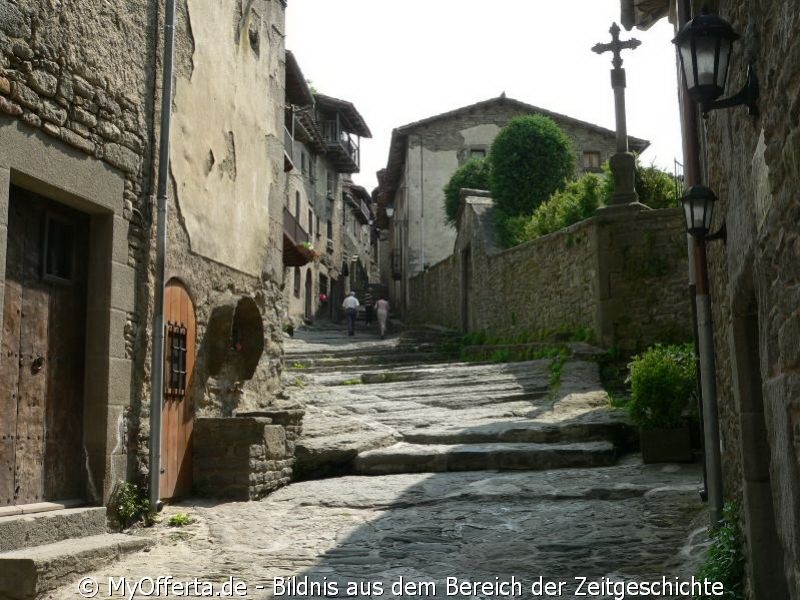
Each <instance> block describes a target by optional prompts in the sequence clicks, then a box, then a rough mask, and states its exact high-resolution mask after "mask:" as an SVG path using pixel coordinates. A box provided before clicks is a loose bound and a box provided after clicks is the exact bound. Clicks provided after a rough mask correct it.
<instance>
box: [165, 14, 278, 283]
mask: <svg viewBox="0 0 800 600" xmlns="http://www.w3.org/2000/svg"><path fill="white" fill-rule="evenodd" d="M275 5H277V2H259V3H257V7H254V8H253V9H251V10H249V11H248V12H247V13H246V14H244V15H240V16H239V20H238V22H237V21H236V19H235V17H236V16H238V15H236V13H235V11H233V10H232V8H233V4H232V3H229V2H205V1H202V0H187V9H188V19H189V25H190V27H191V32H192V37H193V40H194V52H193V55H192V67H193V68H192V71H191V74H190V76H189V77H180V78H179V79H178V80H177V85H176V90H175V112H174V116H173V119H174V125H173V127H174V128H173V135H172V140H171V142H172V149H171V156H172V165H171V167H172V173H173V175H174V177H175V181H176V192H177V201H178V206H179V208H180V211H181V215H182V217H183V220H184V223H185V227H186V230H187V232H188V234H189V241H190V246H191V248H192V251H194V252H197V253H198V254H200V255H202V256H205V257H207V258H210V259H212V260H215V261H217V262H220V263H222V264H225V265H229V266H231V267H234V268H236V269H238V270H240V271H242V272H244V273H247V274H249V275H253V276H259V275H260V274H261V271H262V268H263V265H264V259H265V256H266V253H267V247H266V243H265V241H266V240H267V238H268V237H269V216H270V215H269V194H270V191H271V188H272V187H273V186H279V185H280V181H279V177H280V175H279V173H280V172H279V171H278V164H275V162H274V161H273V160H271V156H270V147H269V139H270V138H273V140H277V139H278V133H279V129H278V123H279V118H278V113H277V110H278V109H281V107H282V98H281V97H280V94H281V92H282V89H281V87H280V86H277V85H274V84H273V82H274V81H276V80H277V79H278V75H279V71H280V62H279V57H280V56H281V55H282V54H281V53H282V50H283V40H282V38H281V37H280V35H279V34H278V32H276V31H274V30H273V28H272V24H273V19H272V18H271V16H272V15H271V12H272V11H275V10H278V11H279V10H281V9H280V8H275ZM232 13H233V14H232ZM254 37H255V38H256V39H258V46H257V47H254V45H253V44H254V43H253V41H252V40H253V38H254ZM223 74H224V75H223ZM280 114H281V117H282V111H281V113H280ZM281 134H282V130H281Z"/></svg>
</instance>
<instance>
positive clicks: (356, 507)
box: [47, 328, 705, 600]
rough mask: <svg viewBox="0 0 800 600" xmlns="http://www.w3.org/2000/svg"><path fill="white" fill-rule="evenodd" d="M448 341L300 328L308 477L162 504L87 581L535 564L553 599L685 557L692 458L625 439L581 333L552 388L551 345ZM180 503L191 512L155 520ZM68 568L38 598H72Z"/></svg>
mask: <svg viewBox="0 0 800 600" xmlns="http://www.w3.org/2000/svg"><path fill="white" fill-rule="evenodd" d="M446 348H447V336H446V335H444V334H441V333H438V332H436V331H434V330H420V331H411V332H405V333H403V334H401V335H400V336H394V337H390V338H389V339H387V340H384V341H380V340H378V339H377V337H376V336H375V335H374V334H371V333H367V334H357V335H356V336H355V337H354V338H348V337H346V336H345V335H343V333H342V332H341V331H339V330H336V329H327V328H321V329H319V330H300V331H298V332H297V333H296V334H295V338H294V339H292V340H290V341H288V342H287V357H286V364H287V367H290V370H289V372H288V373H287V374H286V375H285V377H286V383H287V389H288V390H290V393H291V395H292V398H293V399H300V400H302V401H303V402H305V403H306V406H307V414H306V418H305V425H304V428H305V432H304V435H303V437H302V438H301V440H300V442H299V446H298V449H297V455H298V461H299V464H298V468H299V469H300V470H301V472H302V473H303V476H304V477H305V478H306V479H307V480H306V481H301V482H297V483H293V484H292V485H290V486H289V487H287V488H284V489H282V490H279V491H278V492H276V493H274V494H272V495H270V496H268V497H266V498H265V499H263V500H262V501H258V502H231V503H216V502H212V501H202V500H199V501H198V500H192V501H188V502H185V503H179V504H176V505H173V506H169V507H167V508H166V509H165V512H164V515H163V517H162V522H161V523H160V524H158V525H157V526H156V527H154V528H152V529H150V530H143V532H142V534H143V535H145V536H148V537H150V538H155V539H156V540H157V541H158V544H157V545H155V546H154V547H153V548H152V549H149V550H148V551H145V552H140V553H138V554H133V555H129V556H127V557H126V558H124V559H123V560H121V561H120V562H117V563H115V564H112V565H110V566H108V567H106V568H104V569H102V570H100V571H97V572H95V573H91V574H89V577H91V578H94V579H95V580H96V581H97V582H99V585H100V593H99V597H109V592H110V590H108V581H109V579H108V578H109V577H113V578H115V579H116V580H117V581H118V580H119V578H122V577H125V578H126V580H127V582H128V585H131V584H132V583H133V582H136V581H139V580H141V579H143V578H148V577H153V578H155V577H157V576H158V575H171V576H172V577H174V578H175V580H176V581H181V580H186V581H191V580H193V579H194V578H195V577H197V578H199V579H200V580H203V581H213V582H216V583H215V585H216V586H219V585H221V584H223V583H224V582H226V581H229V578H233V580H234V581H238V582H244V584H246V585H247V590H248V594H249V595H248V596H247V597H251V598H266V597H271V596H272V595H273V592H275V596H276V597H278V596H280V595H283V596H287V597H293V598H296V597H322V596H325V595H327V596H334V595H338V596H339V597H345V596H347V594H346V593H345V591H346V590H345V586H346V584H347V582H379V583H381V585H382V586H384V590H383V592H384V595H387V596H390V595H393V594H391V593H390V589H389V586H390V584H391V583H392V582H397V581H398V580H399V578H401V577H402V578H403V579H404V581H406V582H412V583H413V582H433V583H434V584H435V585H436V591H435V594H431V593H430V590H427V591H426V590H420V593H416V594H415V593H410V594H408V593H407V594H405V595H407V596H409V597H430V596H435V597H446V587H445V585H444V583H445V582H446V578H448V577H456V578H458V579H459V580H462V581H466V580H470V581H494V578H495V577H497V578H499V579H500V580H510V579H511V577H512V576H513V577H515V578H516V579H517V580H521V581H523V582H525V583H526V584H527V585H530V583H531V582H534V581H535V580H536V579H537V578H538V577H540V576H546V580H545V581H547V580H552V581H564V582H568V584H567V585H566V587H564V588H563V592H562V594H561V595H559V596H553V597H562V598H574V597H579V596H576V595H573V592H575V591H577V581H578V580H576V578H579V577H587V578H589V579H598V580H599V579H600V578H601V577H608V578H611V579H612V580H633V581H645V580H651V579H659V580H660V578H661V577H662V576H666V577H667V578H668V579H669V578H674V577H679V576H680V577H683V578H688V577H690V576H691V574H692V573H694V572H695V570H696V566H697V563H698V562H699V560H700V557H701V555H702V553H703V551H704V546H703V541H704V538H705V520H703V515H702V513H699V512H698V511H700V510H701V507H702V504H701V503H700V502H699V499H698V495H697V489H698V487H699V485H700V479H701V475H700V468H699V465H697V464H693V465H681V466H678V465H649V466H645V465H642V462H641V458H640V457H639V456H638V455H636V454H630V453H626V452H625V447H626V445H627V439H628V437H629V431H628V427H629V426H628V425H627V424H626V423H625V420H624V419H623V418H622V416H621V413H620V412H619V411H616V410H615V409H612V408H610V407H609V399H608V396H607V394H606V392H605V391H604V390H603V389H602V387H601V385H600V381H599V376H598V368H597V364H596V363H595V362H593V361H592V360H591V359H590V357H591V355H592V349H591V347H589V346H587V345H584V344H578V345H575V347H574V352H573V355H572V357H570V358H569V359H568V360H567V361H566V362H565V363H564V364H563V368H562V370H561V377H560V381H559V382H558V384H557V385H555V386H551V385H550V382H551V377H552V374H551V369H550V367H549V365H550V364H551V362H552V361H551V359H542V360H534V361H529V362H520V363H507V364H488V363H483V364H466V363H461V362H449V361H447V356H446V352H444V351H443V350H446ZM501 469H508V470H501ZM322 476H325V478H323V479H316V478H317V477H322ZM176 512H182V513H186V514H188V515H189V516H190V517H192V518H194V519H196V522H195V523H193V524H190V525H187V526H185V527H183V528H180V529H176V528H170V527H167V526H166V524H165V521H166V517H168V516H169V515H170V514H174V513H176ZM291 576H296V577H298V578H299V579H297V580H295V581H296V582H317V583H326V582H327V583H328V584H331V583H333V584H336V586H337V590H338V591H337V593H335V594H334V593H332V592H333V590H332V589H331V588H328V589H327V593H325V592H324V591H323V593H310V594H306V593H305V591H304V590H303V589H302V588H292V589H290V588H288V587H285V588H281V587H280V586H278V589H277V590H273V584H274V578H279V577H284V578H285V577H291ZM75 577H77V574H75ZM305 578H307V579H305ZM76 583H77V581H71V580H70V581H69V582H68V583H66V584H65V585H64V586H62V587H60V588H58V589H57V590H55V591H54V592H51V594H50V595H48V596H47V598H50V599H52V600H56V599H59V600H60V599H62V598H74V597H80V596H79V595H78V593H77V591H76ZM104 586H105V587H104ZM215 589H217V590H219V589H220V588H219V587H215ZM298 589H299V591H298ZM323 590H324V588H323ZM281 591H283V592H284V593H283V594H280V592H281ZM376 592H377V591H376V590H375V589H373V590H372V595H373V596H380V595H381V594H378V593H376ZM422 592H426V593H422ZM468 595H470V596H473V597H488V596H490V595H491V596H492V597H503V595H502V594H490V595H486V594H484V595H482V594H468ZM369 596H370V593H369V592H368V591H367V588H363V589H361V590H360V591H359V593H358V594H356V596H354V597H369ZM525 596H526V597H529V594H528V593H526V594H525ZM134 597H135V598H140V597H142V598H143V597H146V596H145V595H144V594H143V593H142V594H140V595H138V594H137V595H134ZM534 597H535V596H534ZM542 597H547V596H542ZM662 597H663V596H662Z"/></svg>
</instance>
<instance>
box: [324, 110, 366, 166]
mask: <svg viewBox="0 0 800 600" xmlns="http://www.w3.org/2000/svg"><path fill="white" fill-rule="evenodd" d="M322 137H323V138H324V139H325V144H326V148H327V154H328V158H330V160H331V162H332V163H333V164H334V166H335V167H336V169H337V170H338V171H339V172H340V173H358V171H359V169H360V168H361V157H360V148H359V141H358V138H357V137H354V136H352V135H350V134H349V133H347V132H346V131H344V130H343V129H342V126H341V123H340V121H339V119H338V117H337V119H335V120H327V121H323V122H322Z"/></svg>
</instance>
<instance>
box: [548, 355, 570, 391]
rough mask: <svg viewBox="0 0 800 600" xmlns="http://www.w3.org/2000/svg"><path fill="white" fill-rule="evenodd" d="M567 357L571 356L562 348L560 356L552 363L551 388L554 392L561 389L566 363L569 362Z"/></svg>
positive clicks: (555, 357)
mask: <svg viewBox="0 0 800 600" xmlns="http://www.w3.org/2000/svg"><path fill="white" fill-rule="evenodd" d="M567 356H569V354H568V352H567V350H566V349H564V348H560V349H559V352H558V354H556V355H555V356H554V357H553V360H552V361H551V362H550V388H551V390H552V391H555V390H557V389H558V388H559V387H561V374H562V373H563V371H564V363H566V362H567Z"/></svg>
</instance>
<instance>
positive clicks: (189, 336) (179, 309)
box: [160, 279, 196, 500]
mask: <svg viewBox="0 0 800 600" xmlns="http://www.w3.org/2000/svg"><path fill="white" fill-rule="evenodd" d="M164 322H165V323H166V331H165V332H164V410H163V413H162V421H161V479H160V490H161V498H162V499H164V500H170V499H173V498H179V497H181V496H186V495H188V494H189V492H190V491H191V488H192V428H193V424H194V404H193V402H192V397H191V394H190V389H191V387H192V373H193V371H194V359H195V339H196V325H195V313H194V304H192V299H191V298H190V297H189V293H188V292H187V291H186V288H185V287H184V285H183V284H182V283H181V282H180V281H179V280H177V279H172V280H170V281H169V282H168V283H167V286H166V289H165V290H164Z"/></svg>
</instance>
